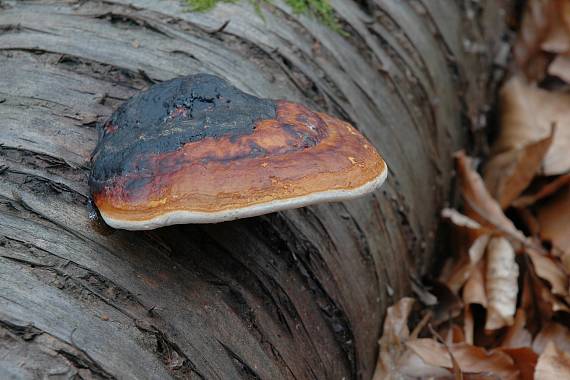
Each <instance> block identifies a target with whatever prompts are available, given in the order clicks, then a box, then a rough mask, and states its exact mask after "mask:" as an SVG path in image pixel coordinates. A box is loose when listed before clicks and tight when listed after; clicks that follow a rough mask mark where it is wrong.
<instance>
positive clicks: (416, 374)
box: [372, 350, 451, 380]
mask: <svg viewBox="0 0 570 380" xmlns="http://www.w3.org/2000/svg"><path fill="white" fill-rule="evenodd" d="M400 364H401V365H400V368H401V371H400V372H399V373H398V374H397V375H396V376H393V377H390V376H388V377H379V376H376V372H375V373H374V377H373V379H372V380H403V379H408V378H412V379H430V378H433V379H449V378H450V376H451V374H450V372H449V370H447V369H446V368H442V367H436V366H431V365H429V364H426V362H424V361H423V360H422V359H421V358H420V357H419V356H418V355H416V354H415V353H414V352H413V351H411V350H408V351H406V353H405V354H404V355H403V356H402V359H401V360H400Z"/></svg>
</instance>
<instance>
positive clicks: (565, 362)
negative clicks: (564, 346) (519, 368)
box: [534, 342, 570, 380]
mask: <svg viewBox="0 0 570 380" xmlns="http://www.w3.org/2000/svg"><path fill="white" fill-rule="evenodd" d="M534 378H535V379H536V380H561V379H570V354H567V353H565V352H564V351H561V350H559V349H558V348H557V347H556V345H555V344H554V343H553V342H550V343H548V345H547V346H546V349H545V350H544V352H543V353H542V354H541V355H540V356H539V357H538V362H537V363H536V371H535V372H534Z"/></svg>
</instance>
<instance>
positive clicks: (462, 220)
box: [441, 208, 483, 230]
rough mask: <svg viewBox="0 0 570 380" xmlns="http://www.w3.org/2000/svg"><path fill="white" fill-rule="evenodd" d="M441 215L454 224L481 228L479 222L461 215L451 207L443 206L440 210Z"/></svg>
mask: <svg viewBox="0 0 570 380" xmlns="http://www.w3.org/2000/svg"><path fill="white" fill-rule="evenodd" d="M441 216H442V217H444V218H447V219H449V220H451V222H452V223H453V224H455V225H456V226H460V227H466V228H471V229H473V230H480V229H481V228H483V227H482V226H481V225H480V224H479V222H477V221H476V220H473V219H471V218H470V217H468V216H465V215H463V214H462V213H460V212H459V211H457V210H455V209H453V208H444V209H443V210H441Z"/></svg>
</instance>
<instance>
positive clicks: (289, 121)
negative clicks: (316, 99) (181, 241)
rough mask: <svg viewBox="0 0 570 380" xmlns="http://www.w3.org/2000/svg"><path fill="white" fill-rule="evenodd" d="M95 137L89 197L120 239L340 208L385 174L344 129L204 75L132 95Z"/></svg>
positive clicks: (370, 151)
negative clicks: (121, 232)
mask: <svg viewBox="0 0 570 380" xmlns="http://www.w3.org/2000/svg"><path fill="white" fill-rule="evenodd" d="M99 132H100V134H99V142H98V144H97V147H96V148H95V151H94V152H93V155H92V158H91V161H92V170H91V175H90V177H89V185H90V188H91V195H92V197H93V200H94V202H95V205H96V206H97V208H98V209H99V211H100V213H101V216H102V217H103V219H104V220H105V222H106V223H107V224H109V225H110V226H111V227H115V228H122V229H128V230H146V229H153V228H158V227H162V226H167V225H172V224H182V223H217V222H222V221H227V220H233V219H239V218H246V217H251V216H256V215H261V214H266V213H270V212H274V211H279V210H285V209H290V208H296V207H302V206H306V205H309V204H314V203H319V202H326V201H340V200H346V199H350V198H355V197H358V196H361V195H363V194H366V193H369V192H372V191H373V190H375V189H376V188H378V187H379V186H380V185H381V184H382V182H383V181H384V179H385V178H386V174H387V167H386V164H385V163H384V161H383V160H382V158H381V157H380V155H379V154H378V152H377V151H376V150H375V149H374V147H373V146H372V145H371V144H370V142H368V141H367V140H366V139H365V137H364V136H362V134H360V133H359V132H358V131H357V130H356V129H354V128H353V127H352V126H351V125H350V124H348V123H346V122H343V121H341V120H338V119H336V118H334V117H332V116H329V115H326V114H324V113H318V112H312V111H310V110H309V109H307V108H306V107H304V106H303V105H300V104H297V103H292V102H289V101H285V100H270V99H260V98H257V97H255V96H253V95H249V94H246V93H244V92H242V91H240V90H239V89H237V88H235V87H233V86H231V85H230V84H229V83H227V82H226V81H224V80H222V79H220V78H218V77H216V76H213V75H207V74H197V75H191V76H186V77H181V78H177V79H173V80H170V81H166V82H163V83H160V84H157V85H154V86H152V87H150V88H149V89H148V90H147V91H144V92H141V93H139V94H137V95H135V96H133V97H132V98H131V99H129V100H128V101H126V102H125V103H124V104H122V105H121V106H120V107H119V108H118V109H117V111H115V113H113V115H111V117H110V118H109V119H108V120H107V121H106V122H105V123H104V124H103V125H102V126H101V128H100V130H99Z"/></svg>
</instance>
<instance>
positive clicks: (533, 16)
mask: <svg viewBox="0 0 570 380" xmlns="http://www.w3.org/2000/svg"><path fill="white" fill-rule="evenodd" d="M558 9H559V5H558V4H557V3H556V2H555V1H528V2H527V3H526V7H525V10H524V13H523V17H522V23H521V28H520V31H519V34H518V36H517V39H516V41H515V45H514V47H513V55H514V57H515V61H516V63H517V65H518V67H520V68H521V69H522V70H523V72H524V73H525V74H526V75H527V77H529V78H532V79H542V77H543V75H544V72H543V71H544V67H545V65H546V55H545V54H544V53H542V52H541V48H542V44H543V42H544V41H545V39H547V37H548V32H549V29H550V25H551V24H552V19H553V18H557V17H556V14H557V12H558Z"/></svg>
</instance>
